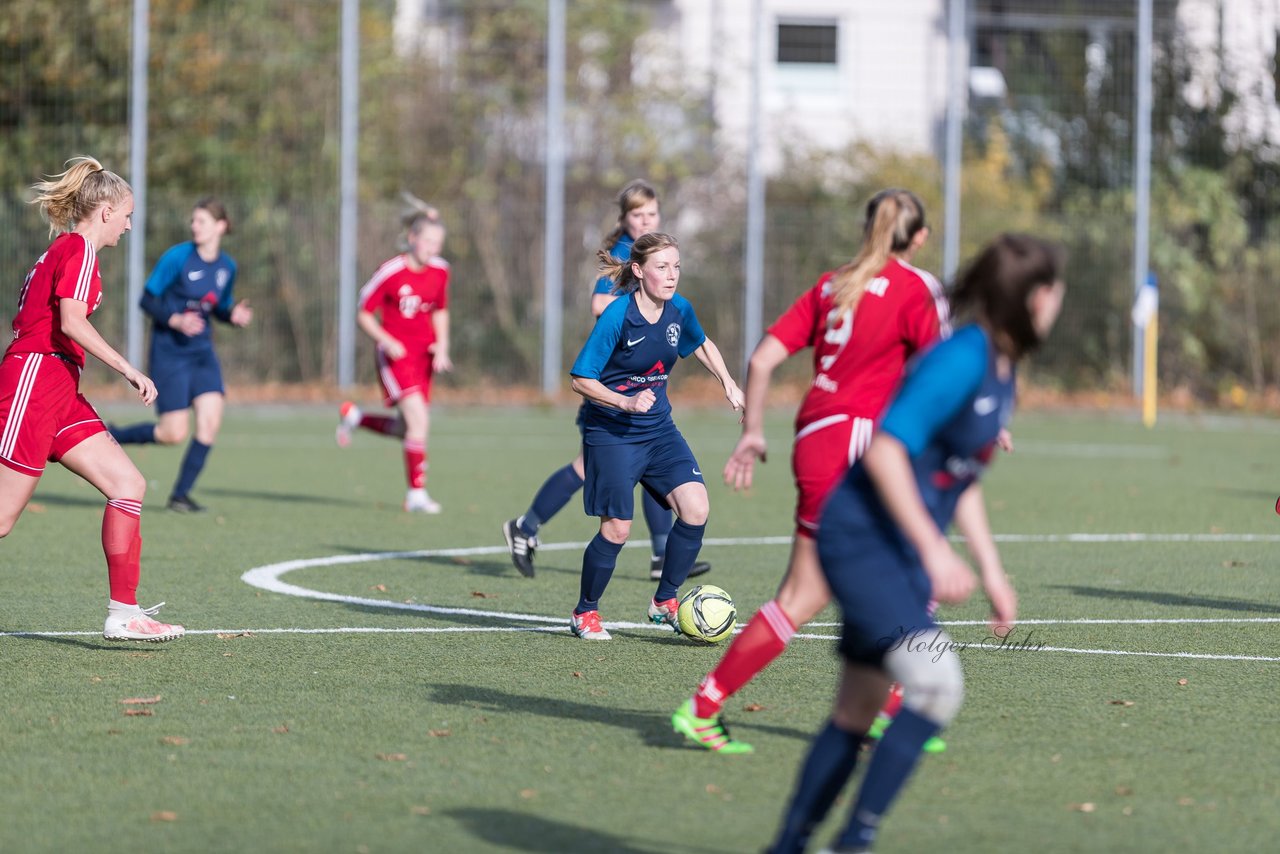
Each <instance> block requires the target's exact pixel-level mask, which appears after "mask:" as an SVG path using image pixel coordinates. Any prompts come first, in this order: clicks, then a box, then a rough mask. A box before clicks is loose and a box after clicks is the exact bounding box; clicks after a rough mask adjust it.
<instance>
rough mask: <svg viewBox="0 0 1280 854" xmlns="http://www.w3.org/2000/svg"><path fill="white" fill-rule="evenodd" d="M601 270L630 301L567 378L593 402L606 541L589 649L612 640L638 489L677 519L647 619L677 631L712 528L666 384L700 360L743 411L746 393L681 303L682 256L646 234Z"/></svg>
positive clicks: (594, 589) (594, 582)
mask: <svg viewBox="0 0 1280 854" xmlns="http://www.w3.org/2000/svg"><path fill="white" fill-rule="evenodd" d="M600 261H601V269H602V270H603V271H604V272H605V273H606V274H607V275H608V276H609V277H610V278H611V279H612V280H613V281H614V282H615V291H616V292H617V293H618V294H620V295H622V298H620V299H617V300H615V301H614V302H612V303H610V304H609V306H608V307H607V308H606V309H605V310H604V312H603V313H602V314H601V315H600V319H599V320H597V321H596V325H595V328H594V329H592V330H591V335H590V336H589V337H588V338H587V343H586V344H585V345H584V346H583V348H582V352H580V353H579V354H578V358H577V359H576V360H575V361H574V363H573V368H572V369H571V370H570V371H569V373H570V374H571V375H572V377H573V390H574V391H575V392H577V393H578V394H580V395H582V396H583V397H584V398H585V399H586V405H585V406H584V407H583V411H582V444H583V460H584V464H585V474H586V478H585V490H584V493H583V505H584V507H585V508H586V511H587V514H588V515H590V516H598V517H600V532H599V533H598V534H596V536H595V537H594V538H593V539H592V540H591V542H590V543H588V545H587V548H586V551H585V552H584V553H583V556H582V585H581V589H580V596H579V599H578V605H577V607H576V608H574V610H573V616H572V617H571V618H570V621H569V628H570V630H571V631H572V632H573V633H574V634H575V635H577V636H578V637H580V638H583V639H584V640H608V639H609V633H608V632H607V631H606V630H605V629H604V627H603V626H602V625H601V623H600V609H599V606H600V597H601V596H602V595H604V590H605V587H606V586H607V585H608V583H609V578H610V577H611V576H612V575H613V568H614V565H615V563H616V562H617V559H618V553H619V552H620V551H622V547H623V545H624V544H625V543H626V541H627V537H628V536H629V535H630V533H631V519H632V516H633V514H634V509H635V488H636V484H637V483H638V484H640V485H641V486H642V487H644V490H645V492H647V493H649V494H650V495H652V496H654V498H656V499H658V500H659V501H660V502H661V503H663V504H664V505H666V506H667V507H670V508H672V509H673V510H675V514H676V521H675V524H674V525H673V526H672V529H671V534H670V536H669V537H668V540H667V554H666V560H665V561H663V565H662V572H661V575H660V578H659V579H658V588H657V591H656V593H655V594H654V596H653V599H652V600H651V601H650V602H649V608H648V617H649V619H650V620H652V621H653V622H655V623H659V624H666V625H669V626H671V627H672V628H673V629H676V630H677V631H678V630H679V629H678V628H677V625H676V612H677V610H678V607H679V603H678V601H677V599H676V592H677V590H679V587H680V585H681V584H683V583H684V581H685V579H686V578H688V576H689V570H690V569H692V568H693V564H694V561H695V560H696V559H697V557H698V551H699V550H700V549H701V548H702V534H703V531H704V530H705V528H706V524H707V514H708V512H709V509H710V508H709V502H708V500H707V486H706V482H705V481H704V480H703V477H702V470H701V468H700V467H699V466H698V461H697V460H696V459H695V458H694V456H693V452H692V451H691V450H690V449H689V445H688V443H687V442H685V440H684V437H683V436H681V435H680V431H679V430H677V429H676V425H675V422H674V421H672V420H671V402H670V401H669V400H668V399H667V379H668V377H669V376H670V373H671V370H672V369H673V368H674V367H675V363H676V361H677V360H678V359H683V358H687V357H688V356H696V357H697V358H698V361H699V362H701V363H702V365H703V367H705V368H706V369H707V370H708V371H710V372H711V373H712V374H713V375H714V376H715V378H716V379H718V380H719V381H720V384H721V385H722V386H723V387H724V393H725V398H726V399H727V400H728V401H729V404H730V406H732V407H733V408H734V409H735V410H737V411H741V410H742V406H743V397H742V390H741V389H740V388H738V384H737V383H735V382H734V381H733V377H731V376H730V375H729V369H728V368H727V367H725V364H724V358H723V357H722V356H721V355H720V351H719V349H717V348H716V345H715V344H714V343H713V342H712V341H711V339H710V338H708V337H707V336H706V333H704V332H703V331H702V326H701V325H700V324H699V323H698V317H697V315H696V314H695V313H694V311H693V306H692V305H690V303H689V301H688V300H687V299H685V298H684V297H682V296H680V295H679V294H677V293H676V287H677V285H678V284H679V281H680V247H679V245H678V244H677V243H676V240H675V238H673V237H671V236H670V235H668V234H662V233H661V232H652V233H650V234H646V235H643V236H642V237H640V238H638V239H637V240H636V241H635V244H634V245H633V246H632V248H631V257H630V260H628V261H626V262H621V261H618V260H617V259H616V258H614V257H613V256H612V255H610V254H609V253H608V252H605V251H603V250H602V251H601V252H600Z"/></svg>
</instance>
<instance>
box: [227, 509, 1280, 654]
mask: <svg viewBox="0 0 1280 854" xmlns="http://www.w3.org/2000/svg"><path fill="white" fill-rule="evenodd" d="M996 539H997V540H999V541H1003V542H1020V543H1033V542H1041V543H1107V542H1126V543H1128V542H1212V543H1217V542H1280V535H1267V534H1140V533H1128V534H1006V535H998V536H997V537H996ZM790 543H791V537H744V538H713V539H708V540H705V541H704V542H703V545H705V546H743V545H790ZM644 545H645V544H643V543H628V544H627V547H629V548H641V547H643V546H644ZM586 546H587V543H585V542H580V543H547V544H544V545H542V546H540V549H541V550H542V551H568V550H577V549H583V548H586ZM507 551H508V550H507V548H506V547H505V546H475V547H471V548H455V549H420V550H415V551H401V552H366V553H362V554H352V555H332V556H329V557H322V558H302V559H298V560H291V561H284V562H281V563H275V564H269V565H267V566H261V567H256V568H254V569H251V570H249V571H247V572H245V573H244V574H243V575H242V576H241V579H242V580H243V581H244V582H245V583H246V584H249V585H251V586H254V587H258V588H260V589H263V590H268V591H270V592H275V593H281V594H283V595H287V596H297V597H302V598H310V599H319V600H322V601H331V602H343V603H345V604H354V605H368V606H371V607H381V608H388V607H390V608H395V609H398V610H405V611H417V612H421V613H431V614H445V615H452V616H472V617H482V618H486V619H506V620H517V621H525V622H533V623H540V624H542V625H540V626H537V627H532V626H531V627H524V628H518V627H502V628H499V627H493V628H492V629H486V628H477V627H456V630H458V631H464V630H465V631H508V632H510V631H551V630H556V631H558V630H560V629H561V628H562V627H563V625H564V620H563V618H560V617H547V616H542V615H537V614H522V613H515V612H508V611H486V610H481V609H478V608H453V607H445V606H439V605H423V604H418V603H414V602H394V601H391V600H387V599H371V598H367V597H362V596H346V595H343V594H338V593H327V592H324V591H319V590H311V589H309V588H305V587H300V586H298V585H294V584H289V583H287V582H285V581H282V580H281V576H283V575H284V574H285V573H288V572H292V571H293V570H295V569H304V568H309V567H318V566H336V565H343V564H352V563H367V562H371V561H377V560H411V559H423V558H432V557H473V556H482V555H494V554H506V553H507ZM1212 623H1233V624H1235V623H1280V617H1257V618H1244V617H1226V618H1203V619H1197V618H1168V619H1160V618H1139V619H1132V620H1123V619H1069V620H1053V619H1044V620H1034V619H1033V620H1021V621H1019V624H1020V625H1154V624H1212ZM606 625H607V626H608V627H609V628H661V627H655V626H653V625H651V624H648V623H607V624H606ZM824 625H825V626H830V625H838V624H817V625H815V628H816V627H819V626H824ZM942 625H950V626H981V625H986V621H985V620H954V621H946V622H943V623H942ZM453 630H455V629H454V628H453V627H448V628H433V629H429V630H428V629H420V630H417V631H421V632H423V633H425V632H428V631H429V632H431V633H437V632H447V631H453ZM282 631H283V630H282ZM308 631H313V632H315V633H320V632H323V631H325V630H308ZM332 631H334V632H335V633H336V632H340V631H343V630H332ZM387 631H397V632H406V633H408V632H409V631H411V630H400V629H395V630H387ZM795 637H797V638H804V639H808V640H835V639H836V638H835V637H834V636H832V635H822V634H810V633H801V634H797V635H796V636H795ZM979 648H982V647H981V646H980V645H979ZM1017 649H1019V650H1020V651H1034V652H1064V653H1075V654H1083V655H1133V656H1144V657H1155V658H1191V659H1207V660H1219V661H1261V662H1280V657H1272V656H1252V655H1220V654H1215V653H1190V652H1145V651H1134V650H1106V649H1078V648H1073V647H1048V646H1040V645H1033V646H1027V647H1018V648H1017Z"/></svg>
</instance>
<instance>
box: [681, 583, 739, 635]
mask: <svg viewBox="0 0 1280 854" xmlns="http://www.w3.org/2000/svg"><path fill="white" fill-rule="evenodd" d="M677 616H678V620H677V621H678V622H679V624H680V631H681V633H683V634H684V635H685V637H688V638H692V639H693V640H696V641H699V642H701V643H719V642H720V641H722V640H724V639H725V638H727V637H729V636H730V635H732V634H733V627H734V626H736V625H737V624H738V609H737V608H735V607H734V605H733V599H732V597H730V596H729V594H728V593H726V592H725V591H724V590H723V589H721V588H719V587H716V586H715V585H714V584H700V585H698V586H697V587H695V588H693V589H692V590H690V591H689V592H688V593H686V594H684V596H681V597H680V611H679V614H678V615H677Z"/></svg>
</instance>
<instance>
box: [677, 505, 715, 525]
mask: <svg viewBox="0 0 1280 854" xmlns="http://www.w3.org/2000/svg"><path fill="white" fill-rule="evenodd" d="M710 515H711V508H710V507H708V506H707V503H706V502H705V501H704V502H702V503H701V504H697V503H695V504H693V506H691V507H690V506H686V507H681V508H680V521H681V522H684V523H685V524H686V525H705V524H707V518H708V517H709V516H710Z"/></svg>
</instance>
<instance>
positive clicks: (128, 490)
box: [108, 466, 147, 501]
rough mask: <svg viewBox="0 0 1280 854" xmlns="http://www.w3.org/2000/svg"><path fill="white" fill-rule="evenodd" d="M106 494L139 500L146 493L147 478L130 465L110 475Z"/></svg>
mask: <svg viewBox="0 0 1280 854" xmlns="http://www.w3.org/2000/svg"><path fill="white" fill-rule="evenodd" d="M108 494H109V495H110V496H111V497H112V498H124V499H129V500H131V501H141V500H142V499H143V498H144V497H145V496H146V494H147V479H146V478H145V477H143V475H142V472H140V471H138V470H137V469H136V468H133V467H132V466H130V467H129V469H128V470H123V471H120V472H117V473H115V474H114V475H113V476H112V478H111V484H110V486H109V487H108Z"/></svg>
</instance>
